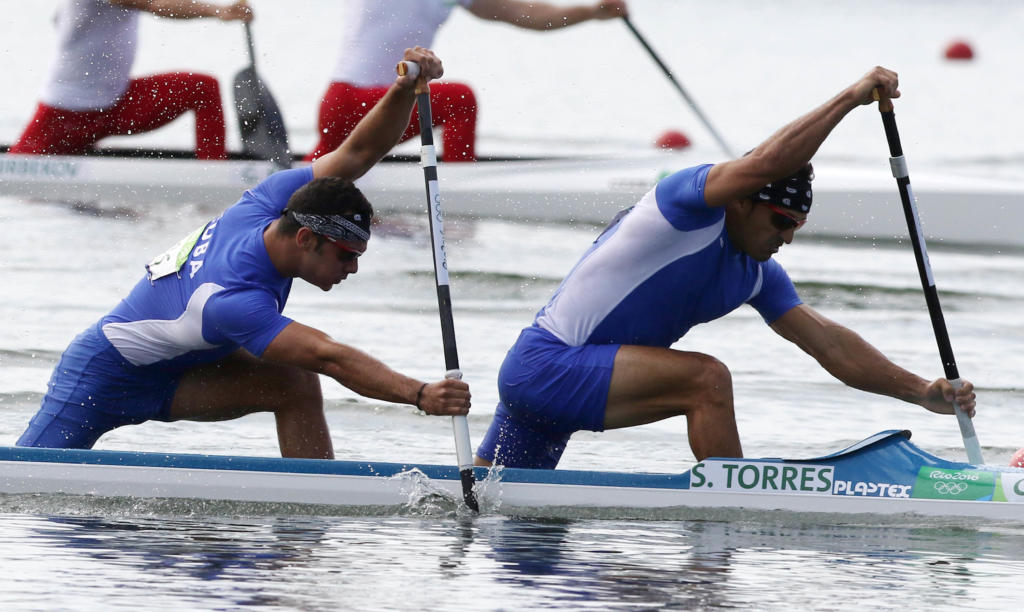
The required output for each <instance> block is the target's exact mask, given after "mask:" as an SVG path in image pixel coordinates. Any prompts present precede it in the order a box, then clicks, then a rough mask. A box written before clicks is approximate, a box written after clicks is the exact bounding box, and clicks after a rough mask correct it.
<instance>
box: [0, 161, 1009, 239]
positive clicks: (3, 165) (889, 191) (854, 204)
mask: <svg viewBox="0 0 1024 612" xmlns="http://www.w3.org/2000/svg"><path fill="white" fill-rule="evenodd" d="M693 155H694V154H692V153H686V152H682V153H679V152H664V151H650V152H633V153H629V154H624V155H621V156H615V157H575V158H530V157H521V158H520V157H517V158H498V157H495V158H488V159H484V160H481V161H479V162H476V163H457V164H442V166H441V169H440V170H439V176H440V180H441V182H442V193H443V194H444V204H445V210H446V212H447V213H448V214H449V215H455V216H471V217H475V218H496V219H508V220H512V221H542V222H552V223H584V224H604V223H606V222H607V221H609V220H610V219H611V218H612V217H614V215H615V213H617V212H618V211H620V210H622V209H624V208H627V207H629V206H632V205H633V204H635V203H636V201H637V200H638V199H639V198H640V196H642V195H643V194H644V193H645V192H646V191H647V190H649V189H650V188H651V187H652V186H653V185H654V184H655V183H656V182H657V180H658V179H659V178H661V177H663V176H665V175H667V174H669V173H671V172H673V171H675V170H679V169H681V168H685V167H687V166H690V165H693V164H697V163H700V162H701V161H704V160H700V159H696V158H694V157H693ZM297 163H298V162H297ZM415 163H416V161H415V160H414V159H413V158H411V157H407V156H406V157H403V156H392V157H389V158H387V159H386V160H385V162H384V163H381V164H378V165H377V166H376V167H375V168H374V169H372V170H371V171H370V172H369V173H368V174H367V175H366V176H365V177H363V178H361V179H360V180H359V181H358V182H357V184H358V185H359V186H360V188H362V189H363V191H365V192H366V194H367V196H368V197H369V199H370V201H371V202H373V204H374V207H375V208H376V209H377V210H378V211H379V212H381V213H416V214H418V213H420V212H421V209H422V207H423V180H422V172H421V171H420V170H419V169H418V168H416V167H415ZM274 170H275V166H274V165H273V164H271V163H270V162H267V161H261V160H255V159H242V158H234V159H230V160H228V161H212V162H211V161H198V160H195V159H190V158H189V156H188V154H187V153H185V152H180V151H179V152H173V151H131V150H119V151H107V152H104V154H102V155H90V156H81V157H67V156H49V157H38V156H26V155H11V154H0V195H17V196H20V197H24V198H30V199H35V200H43V201H60V202H74V203H84V204H90V205H110V206H113V207H130V208H132V209H139V210H140V211H144V210H145V209H146V208H147V207H153V206H167V205H175V204H180V203H182V202H191V203H196V204H200V205H205V206H207V207H209V208H211V209H212V210H217V211H219V210H221V209H223V208H226V207H227V206H229V205H230V204H232V203H234V202H235V201H237V199H238V197H239V195H240V194H241V193H242V192H243V191H244V190H245V189H247V188H249V187H251V186H253V185H255V184H256V183H258V182H259V181H260V180H262V179H263V178H264V177H266V176H268V175H269V174H270V173H272V172H273V171H274ZM815 172H816V176H817V178H816V179H815V183H814V184H815V205H814V209H813V212H812V215H811V222H810V223H808V224H807V225H806V226H805V227H804V229H802V230H801V235H808V236H820V237H826V238H842V239H857V240H901V239H906V237H907V234H906V222H905V221H904V219H903V212H902V207H901V205H900V201H899V194H898V192H897V191H896V189H895V187H894V183H893V179H892V175H891V173H890V169H889V166H888V163H887V160H885V159H884V158H882V159H880V160H879V163H878V164H876V165H873V166H870V167H868V166H863V165H856V164H828V163H825V162H820V163H819V162H816V164H815ZM913 187H914V193H915V195H916V196H917V199H918V202H919V214H920V217H921V220H922V226H923V228H924V231H925V235H926V237H927V238H928V239H929V241H930V243H931V244H932V245H934V244H942V243H948V244H964V245H987V246H997V247H1016V248H1024V233H1022V232H1019V231H1017V228H1019V227H1021V226H1024V206H1022V205H1021V202H1022V201H1024V180H1009V179H1005V178H1004V179H996V178H992V177H977V176H967V175H963V174H959V175H958V174H956V173H953V172H949V171H946V170H943V169H933V170H931V171H929V170H928V169H925V170H924V171H920V170H918V169H917V168H915V172H914V184H913ZM965 210H969V211H970V214H969V216H966V217H965Z"/></svg>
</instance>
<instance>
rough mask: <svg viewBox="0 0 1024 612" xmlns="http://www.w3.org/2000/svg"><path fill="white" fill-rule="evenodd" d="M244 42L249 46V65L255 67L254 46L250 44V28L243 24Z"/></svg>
mask: <svg viewBox="0 0 1024 612" xmlns="http://www.w3.org/2000/svg"><path fill="white" fill-rule="evenodd" d="M245 42H246V44H248V46H249V65H250V66H251V67H253V68H255V67H256V45H255V44H253V42H252V27H251V26H250V25H249V22H245Z"/></svg>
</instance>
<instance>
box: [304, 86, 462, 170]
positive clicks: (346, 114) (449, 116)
mask: <svg viewBox="0 0 1024 612" xmlns="http://www.w3.org/2000/svg"><path fill="white" fill-rule="evenodd" d="M387 90H388V88H387V87H354V86H352V85H349V84H348V83H331V85H330V87H328V88H327V93H325V94H324V98H323V101H322V102H321V103H320V142H319V143H317V145H316V148H314V149H313V152H312V153H310V154H309V155H307V156H306V161H312V160H313V159H314V158H317V157H320V156H321V155H325V154H327V153H330V152H331V151H333V150H334V149H336V148H338V145H340V144H341V143H342V141H344V140H345V139H346V138H348V135H349V134H351V133H352V130H353V128H355V127H356V124H357V123H359V120H360V119H362V118H363V117H364V116H365V115H366V114H367V113H368V112H370V109H371V108H373V106H374V105H375V104H377V102H379V101H380V99H381V98H383V97H384V94H385V92H387ZM430 110H431V114H432V115H433V120H434V123H435V124H441V126H443V130H442V132H441V137H442V144H443V146H444V160H445V161H449V162H451V161H473V160H475V159H476V96H474V95H473V90H472V89H470V88H469V86H468V85H463V84H462V83H431V84H430ZM419 133H420V124H419V119H418V118H417V116H416V113H413V115H412V120H411V121H410V122H409V127H407V128H406V130H405V133H404V134H402V141H403V142H404V141H406V140H409V139H410V138H413V137H414V136H417V135H419Z"/></svg>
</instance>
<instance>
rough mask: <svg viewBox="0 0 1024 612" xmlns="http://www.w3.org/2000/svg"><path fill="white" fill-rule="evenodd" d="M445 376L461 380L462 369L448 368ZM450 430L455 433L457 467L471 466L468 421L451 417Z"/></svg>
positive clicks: (458, 417) (471, 453)
mask: <svg viewBox="0 0 1024 612" xmlns="http://www.w3.org/2000/svg"><path fill="white" fill-rule="evenodd" d="M444 377H445V378H451V379H453V380H462V370H448V371H447V372H445V373H444ZM452 431H453V432H454V433H455V455H456V456H457V457H458V460H459V469H460V470H461V469H465V468H472V467H473V450H472V445H471V444H470V442H469V421H467V420H466V417H464V416H462V415H459V416H453V417H452Z"/></svg>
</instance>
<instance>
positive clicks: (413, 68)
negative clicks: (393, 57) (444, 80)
mask: <svg viewBox="0 0 1024 612" xmlns="http://www.w3.org/2000/svg"><path fill="white" fill-rule="evenodd" d="M395 72H397V73H398V76H405V75H407V74H408V75H410V76H411V77H412V78H414V79H415V78H416V77H418V76H420V65H419V64H417V63H416V62H410V61H408V60H402V61H400V62H398V65H397V66H395Z"/></svg>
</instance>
